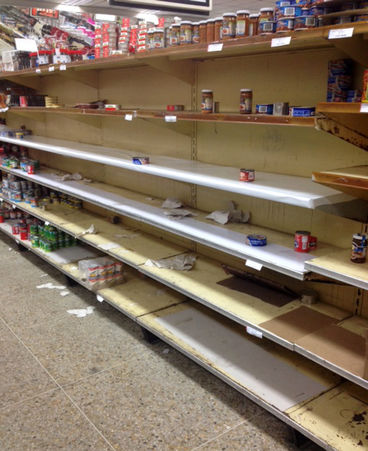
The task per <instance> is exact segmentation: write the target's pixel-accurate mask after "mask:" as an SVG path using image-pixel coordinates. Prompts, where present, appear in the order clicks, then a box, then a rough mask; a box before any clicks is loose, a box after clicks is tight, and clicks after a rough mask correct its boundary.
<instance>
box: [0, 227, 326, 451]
mask: <svg viewBox="0 0 368 451" xmlns="http://www.w3.org/2000/svg"><path fill="white" fill-rule="evenodd" d="M0 256H1V258H0V280H1V294H0V305H1V321H0V337H1V339H0V448H1V449H2V450H3V451H5V450H12V451H14V450H22V451H25V450H29V449H36V450H46V449H47V450H55V449H67V450H73V451H77V450H88V449H92V450H95V451H99V450H111V449H115V450H129V451H135V450H152V449H157V450H194V449H203V450H232V451H233V450H234V451H235V450H262V451H263V450H273V451H281V450H296V447H295V446H294V445H292V444H291V441H290V440H291V431H290V430H289V428H288V427H287V426H286V425H284V424H283V423H282V422H280V421H278V420H277V419H276V418H275V417H273V416H272V415H270V414H268V413H267V412H265V411H264V410H263V409H261V408H259V407H258V406H256V405H255V404H254V403H252V402H251V401H249V400H248V399H246V398H245V397H243V396H242V395H241V394H239V393H238V392H236V391H235V390H233V389H232V388H230V387H229V386H227V385H226V384H224V383H223V382H221V381H220V380H219V379H217V378H216V377H214V376H212V375H211V374H210V373H208V372H207V371H205V370H204V369H202V368H201V367H199V366H197V365H196V364H195V363H193V362H192V361H190V360H189V359H187V358H186V357H185V356H183V355H181V354H180V353H178V352H177V351H175V350H174V349H172V348H170V347H169V346H167V345H166V344H165V343H162V342H159V343H158V344H155V345H150V344H148V343H147V342H145V341H144V340H143V339H142V334H141V330H140V328H139V327H138V326H137V325H136V324H135V323H134V322H133V321H131V320H129V319H128V318H126V317H124V316H123V315H122V314H120V313H119V312H117V311H116V310H114V309H113V308H112V307H110V306H109V305H108V304H106V303H103V304H100V303H98V302H97V301H96V300H95V297H94V296H93V295H92V294H91V293H89V292H88V291H87V290H85V289H83V288H82V287H80V286H77V287H73V288H68V290H69V291H70V294H69V295H67V296H65V297H62V296H61V295H60V291H59V290H55V289H52V290H50V289H37V288H36V287H37V285H40V284H44V283H47V282H53V283H55V284H56V285H60V284H64V283H65V280H64V278H63V276H62V275H61V274H60V273H59V272H58V271H57V270H56V269H54V268H53V267H51V266H49V265H48V264H46V263H44V262H43V261H42V260H40V259H39V258H38V257H37V256H35V255H33V254H31V253H30V252H22V253H20V252H19V251H18V250H17V248H16V246H15V245H14V242H13V241H12V240H10V239H8V238H6V237H4V236H3V235H0ZM87 306H94V307H95V310H94V311H93V313H92V314H91V315H88V316H86V317H84V318H77V317H75V316H73V315H70V314H69V313H67V310H69V309H77V308H86V307H87ZM308 449H310V450H311V449H313V450H316V449H317V447H314V446H311V447H309V448H308Z"/></svg>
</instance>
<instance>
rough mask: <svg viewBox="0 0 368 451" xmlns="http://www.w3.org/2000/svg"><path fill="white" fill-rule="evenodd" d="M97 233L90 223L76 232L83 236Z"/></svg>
mask: <svg viewBox="0 0 368 451" xmlns="http://www.w3.org/2000/svg"><path fill="white" fill-rule="evenodd" d="M96 233H98V231H97V229H96V227H95V226H94V224H91V225H90V226H89V227H88V229H86V230H84V231H83V232H80V233H78V235H77V236H84V235H96Z"/></svg>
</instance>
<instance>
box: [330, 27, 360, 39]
mask: <svg viewBox="0 0 368 451" xmlns="http://www.w3.org/2000/svg"><path fill="white" fill-rule="evenodd" d="M353 33H354V27H351V28H338V29H336V30H330V31H329V33H328V39H343V38H351V37H352V36H353Z"/></svg>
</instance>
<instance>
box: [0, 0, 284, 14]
mask: <svg viewBox="0 0 368 451" xmlns="http://www.w3.org/2000/svg"><path fill="white" fill-rule="evenodd" d="M59 4H64V5H70V6H80V7H81V8H83V10H85V11H89V12H91V13H106V14H108V13H110V14H118V15H126V16H134V15H136V14H137V13H138V12H140V11H139V10H136V9H134V10H129V9H127V8H117V7H113V6H109V5H108V1H107V0H34V1H31V0H12V1H11V0H0V5H11V6H21V7H27V8H28V7H30V6H34V7H39V8H55V7H56V5H59ZM274 4H275V1H274V0H213V11H212V13H211V16H218V15H221V14H222V13H224V12H233V11H236V10H238V9H249V10H250V11H252V12H256V11H258V10H259V9H260V8H263V7H264V6H273V5H274ZM132 11H133V12H132ZM150 12H151V13H152V11H150ZM156 13H159V11H156ZM165 14H167V13H165ZM181 15H183V14H181Z"/></svg>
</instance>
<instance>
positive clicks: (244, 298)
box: [7, 201, 368, 387]
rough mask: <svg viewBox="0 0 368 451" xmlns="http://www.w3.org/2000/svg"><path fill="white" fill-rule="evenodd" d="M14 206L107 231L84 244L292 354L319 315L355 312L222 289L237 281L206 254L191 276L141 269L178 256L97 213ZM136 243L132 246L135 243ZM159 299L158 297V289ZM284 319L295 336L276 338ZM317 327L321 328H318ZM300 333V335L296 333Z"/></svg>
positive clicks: (62, 223) (61, 223) (76, 227)
mask: <svg viewBox="0 0 368 451" xmlns="http://www.w3.org/2000/svg"><path fill="white" fill-rule="evenodd" d="M7 202H9V201H7ZM11 203H12V204H13V205H16V206H17V207H18V208H20V209H22V210H24V211H27V212H29V213H30V214H32V215H34V216H36V217H38V218H40V219H42V220H49V219H51V218H52V217H53V218H57V220H56V221H55V223H53V222H51V221H50V223H52V224H54V225H57V226H58V227H59V228H60V229H61V230H64V231H65V232H67V233H70V234H72V235H74V234H78V233H80V232H81V231H83V230H85V228H87V227H89V226H90V225H91V224H92V223H93V224H94V225H96V226H97V229H98V230H101V231H102V230H103V232H101V233H98V234H97V235H93V234H89V235H84V236H83V237H80V238H79V239H80V240H81V241H83V242H84V243H86V244H89V245H91V246H93V247H95V248H96V249H98V250H101V251H102V252H105V253H107V254H108V255H110V256H112V257H114V258H117V259H118V260H121V261H123V262H124V263H126V264H128V265H130V266H132V267H133V268H134V269H137V270H138V271H140V272H141V273H142V274H144V275H145V276H148V277H149V278H150V279H154V280H156V281H157V282H159V283H161V284H164V285H165V286H167V287H168V288H171V289H173V290H175V292H179V293H181V295H184V296H186V297H189V298H191V299H193V300H195V301H197V302H199V303H201V304H203V305H205V306H206V307H209V308H210V309H212V310H215V311H216V312H218V313H220V314H222V315H223V316H226V317H228V318H230V319H231V320H233V321H235V322H236V323H238V324H240V325H242V326H249V327H251V328H252V329H254V330H257V331H258V332H259V333H261V334H262V335H263V337H264V338H268V339H269V340H271V341H273V342H275V343H278V344H280V345H281V346H283V347H285V348H287V349H290V350H296V349H295V342H296V341H297V338H300V337H303V336H305V335H307V334H309V333H310V332H311V331H318V330H320V329H321V328H323V326H324V325H325V323H317V322H316V319H315V316H317V319H318V316H321V315H320V314H322V316H323V317H324V318H326V319H327V322H328V323H331V324H336V323H338V322H340V321H342V320H344V319H346V318H348V317H349V316H350V313H348V312H346V311H343V310H340V309H337V308H336V307H332V306H330V305H328V304H323V303H317V304H315V305H313V306H311V307H305V306H303V305H302V304H301V303H300V301H299V300H294V301H292V300H291V301H290V302H289V303H286V304H284V305H282V306H278V305H274V304H272V302H274V300H272V298H269V299H268V300H267V301H264V300H262V299H260V298H259V297H257V296H254V295H253V296H252V295H250V294H247V293H244V292H240V291H237V290H233V289H230V288H227V287H224V286H223V285H219V284H218V282H220V281H223V280H225V279H226V280H229V279H231V276H228V275H226V274H225V272H224V271H223V269H222V268H221V265H220V262H218V261H216V260H213V259H209V258H207V257H204V256H201V255H200V256H199V258H198V260H197V262H196V265H195V267H194V268H193V269H192V270H191V271H184V272H181V271H172V270H167V269H158V268H153V267H150V266H146V265H144V264H142V263H140V264H138V265H137V262H139V261H140V260H143V261H146V260H147V259H148V258H153V259H161V258H165V257H169V256H171V255H172V253H170V252H167V247H168V246H167V243H165V242H163V241H161V240H160V241H159V240H157V239H156V238H154V237H152V236H150V235H147V234H145V233H142V232H139V233H138V234H137V231H135V232H134V234H135V236H134V237H133V238H128V239H127V240H126V242H125V244H124V245H123V244H122V243H121V242H120V240H117V239H116V235H121V234H123V235H125V234H130V235H131V234H132V233H133V232H132V230H130V229H126V228H125V227H123V226H121V225H113V224H109V223H108V222H107V221H106V220H102V218H100V217H98V216H96V214H94V213H90V212H88V211H81V212H79V211H78V212H74V216H73V221H74V219H75V221H76V223H78V224H75V223H74V222H73V221H71V220H70V210H69V209H68V208H67V207H61V206H60V205H56V206H55V207H54V206H50V210H51V211H46V212H44V211H43V210H41V209H39V208H33V207H31V206H30V205H29V204H26V203H25V202H20V203H14V202H11ZM81 217H83V227H81V226H80V223H81V219H80V218H81ZM99 237H100V238H99ZM130 240H131V242H130V243H129V241H130ZM116 241H119V242H120V245H119V247H116V248H115V247H114V248H111V249H109V250H105V249H101V247H100V246H101V243H102V244H111V243H114V242H116ZM139 241H142V243H143V244H144V248H145V253H144V254H143V255H142V254H141V253H140V252H136V251H135V248H136V247H141V246H140V245H139ZM129 245H130V247H131V248H133V249H134V250H131V251H128V252H127V250H128V249H127V248H126V247H125V246H128V247H129ZM169 248H170V246H169ZM153 250H155V251H156V252H157V254H156V255H154V252H153ZM181 251H182V252H181V253H184V252H187V250H186V249H184V248H182V249H181ZM136 254H137V255H136ZM156 294H158V291H157V290H156ZM101 295H102V296H103V297H104V296H106V293H103V292H101ZM107 295H108V296H109V299H110V301H111V300H112V301H113V302H114V303H115V304H117V301H116V297H117V296H118V293H115V292H114V291H111V290H110V291H108V292H107ZM147 302H148V301H147ZM143 304H144V303H143ZM128 307H129V308H128ZM128 307H127V306H125V307H124V309H125V310H122V307H119V309H120V310H121V311H122V312H123V313H125V314H127V315H128V316H130V317H132V315H133V314H134V313H137V314H138V313H139V312H141V310H140V306H137V305H135V304H132V305H129V306H128ZM303 309H307V311H306V312H305V311H304V310H303ZM299 310H300V314H299V316H297V317H295V314H296V315H298V312H299ZM308 312H309V316H311V315H312V317H311V318H310V320H309V323H308V324H309V325H305V324H304V323H303V321H302V323H301V322H300V321H299V325H300V327H299V326H296V325H297V324H298V321H297V320H296V318H299V319H300V318H302V319H303V318H307V316H308V315H306V313H308ZM290 313H293V315H292V317H291V318H290V320H288V321H286V322H285V320H284V319H283V318H284V317H286V316H287V315H288V314H290ZM313 315H314V316H313ZM279 318H282V319H283V326H284V329H285V330H288V329H292V330H293V333H294V335H292V336H290V334H289V335H287V334H286V335H285V333H284V331H282V333H280V332H279V331H278V330H276V333H275V329H274V328H272V327H270V326H269V325H268V324H269V323H271V324H272V321H278V319H279ZM314 322H315V323H316V324H317V325H315V324H314ZM295 330H296V331H297V333H296V334H295ZM297 352H298V353H300V354H303V355H304V356H306V357H308V358H309V354H308V352H307V351H306V350H305V349H303V348H300V349H299V348H298V349H297ZM310 356H311V357H312V359H315V358H316V357H315V355H314V354H313V353H311V354H310ZM320 360H321V359H320ZM319 363H320V364H321V365H322V366H324V367H327V368H329V369H332V370H336V371H338V372H339V374H340V375H342V376H343V377H346V378H347V379H349V380H354V381H357V382H358V383H360V384H361V385H363V386H367V387H368V383H366V382H365V381H363V380H361V378H357V377H356V376H355V375H353V374H351V373H350V372H349V370H344V369H343V368H340V367H336V365H335V366H334V365H332V364H331V363H330V362H329V361H328V359H325V360H324V361H320V362H319Z"/></svg>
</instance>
